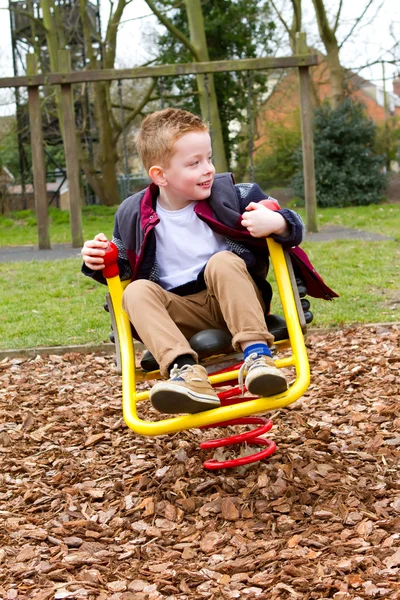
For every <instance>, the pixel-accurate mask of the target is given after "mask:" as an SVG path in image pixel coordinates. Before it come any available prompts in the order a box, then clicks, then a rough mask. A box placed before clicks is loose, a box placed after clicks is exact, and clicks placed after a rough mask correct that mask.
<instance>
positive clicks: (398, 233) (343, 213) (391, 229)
mask: <svg viewBox="0 0 400 600" xmlns="http://www.w3.org/2000/svg"><path fill="white" fill-rule="evenodd" d="M294 210H296V211H297V212H298V213H299V214H301V216H302V217H303V219H305V209H304V208H295V209H294ZM317 222H318V227H319V228H323V227H324V226H326V225H335V226H343V227H351V228H353V229H363V230H365V231H370V232H372V233H381V234H382V235H385V236H388V237H393V238H396V239H400V204H382V205H376V204H373V205H369V206H351V207H348V208H319V209H318V210H317Z"/></svg>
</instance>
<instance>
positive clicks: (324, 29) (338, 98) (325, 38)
mask: <svg viewBox="0 0 400 600" xmlns="http://www.w3.org/2000/svg"><path fill="white" fill-rule="evenodd" d="M313 4H314V9H315V14H316V17H317V22H318V30H319V34H320V37H321V40H322V42H323V44H324V46H325V50H326V54H327V61H328V67H329V72H330V77H331V83H332V94H331V105H332V108H336V107H337V106H338V105H339V104H340V103H341V102H343V100H344V98H345V90H344V73H343V69H342V66H341V64H340V60H339V44H338V41H337V38H336V27H337V25H336V26H335V27H331V26H330V25H329V21H328V17H327V14H326V10H325V5H324V0H313ZM337 22H338V19H337Z"/></svg>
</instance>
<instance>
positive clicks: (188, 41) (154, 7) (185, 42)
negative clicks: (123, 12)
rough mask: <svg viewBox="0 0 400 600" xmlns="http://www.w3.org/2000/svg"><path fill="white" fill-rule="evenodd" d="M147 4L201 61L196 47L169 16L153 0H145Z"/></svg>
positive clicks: (197, 59)
mask: <svg viewBox="0 0 400 600" xmlns="http://www.w3.org/2000/svg"><path fill="white" fill-rule="evenodd" d="M145 2H146V4H147V6H148V7H149V8H150V9H151V10H152V11H153V13H154V14H155V15H156V17H157V18H158V20H159V21H161V23H162V24H163V25H164V26H165V27H166V28H167V29H168V31H169V32H170V33H172V35H173V36H174V37H176V38H177V39H178V40H179V41H181V42H182V44H184V45H185V46H186V48H187V49H188V50H189V51H190V52H191V53H192V54H193V56H194V58H195V60H196V61H199V56H198V52H197V50H196V48H195V47H194V46H193V44H192V43H191V42H190V40H188V38H187V37H186V36H185V35H184V34H183V33H182V31H180V30H179V29H178V28H177V27H175V25H174V24H173V23H172V22H171V21H170V20H169V19H167V17H166V16H165V15H164V14H163V13H162V12H161V11H160V10H158V8H157V7H156V5H155V4H154V2H153V0H145Z"/></svg>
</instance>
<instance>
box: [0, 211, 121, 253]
mask: <svg viewBox="0 0 400 600" xmlns="http://www.w3.org/2000/svg"><path fill="white" fill-rule="evenodd" d="M117 208H118V207H117V206H84V207H83V209H82V230H83V238H84V239H85V240H88V239H92V238H93V237H94V236H95V235H96V233H99V232H100V231H101V232H103V233H105V234H106V235H108V236H111V234H112V230H113V223H114V215H115V211H116V210H117ZM36 223H37V222H36V216H35V213H34V211H32V210H20V211H16V212H12V213H10V214H8V215H6V216H3V217H1V216H0V240H1V245H2V246H24V245H37V243H38V235H37V227H36ZM49 234H50V240H51V243H52V244H66V243H69V242H71V231H70V225H69V212H68V211H62V210H59V209H57V208H50V209H49Z"/></svg>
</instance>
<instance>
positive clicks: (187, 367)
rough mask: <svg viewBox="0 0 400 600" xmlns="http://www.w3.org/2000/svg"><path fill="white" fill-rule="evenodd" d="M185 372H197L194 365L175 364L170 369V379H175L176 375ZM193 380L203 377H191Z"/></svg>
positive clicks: (180, 375) (200, 379) (199, 379)
mask: <svg viewBox="0 0 400 600" xmlns="http://www.w3.org/2000/svg"><path fill="white" fill-rule="evenodd" d="M185 373H195V370H194V368H193V365H184V366H183V367H178V365H177V364H175V365H174V366H173V367H172V369H171V371H170V374H169V376H170V379H175V377H182V375H184V374H185ZM191 380H192V381H203V380H202V378H201V377H191Z"/></svg>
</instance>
